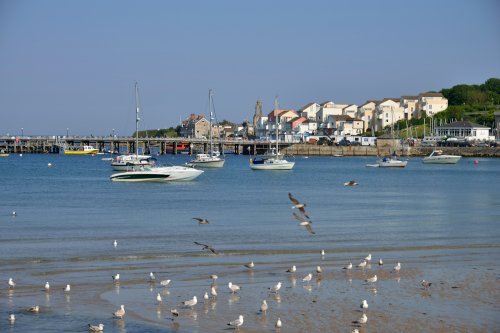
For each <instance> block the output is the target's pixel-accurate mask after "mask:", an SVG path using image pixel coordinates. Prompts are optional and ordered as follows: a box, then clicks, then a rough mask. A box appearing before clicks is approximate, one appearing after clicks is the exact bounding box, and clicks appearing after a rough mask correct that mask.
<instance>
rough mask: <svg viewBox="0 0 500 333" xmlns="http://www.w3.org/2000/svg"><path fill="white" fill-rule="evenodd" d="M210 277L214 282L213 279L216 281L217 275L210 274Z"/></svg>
mask: <svg viewBox="0 0 500 333" xmlns="http://www.w3.org/2000/svg"><path fill="white" fill-rule="evenodd" d="M210 278H211V279H212V282H213V283H215V281H217V279H218V278H219V277H218V276H217V275H215V274H212V275H210Z"/></svg>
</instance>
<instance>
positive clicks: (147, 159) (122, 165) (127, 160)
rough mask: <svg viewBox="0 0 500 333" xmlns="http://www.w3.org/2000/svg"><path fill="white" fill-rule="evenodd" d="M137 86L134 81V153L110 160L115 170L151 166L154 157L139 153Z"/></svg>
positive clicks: (154, 160) (153, 162)
mask: <svg viewBox="0 0 500 333" xmlns="http://www.w3.org/2000/svg"><path fill="white" fill-rule="evenodd" d="M139 121H140V118H139V86H138V84H137V82H135V154H128V155H120V156H117V157H116V158H115V159H113V160H112V162H111V167H112V168H113V170H116V171H128V170H139V169H140V168H141V167H142V168H144V167H147V166H152V165H154V164H155V162H156V159H154V158H153V157H151V156H149V155H139Z"/></svg>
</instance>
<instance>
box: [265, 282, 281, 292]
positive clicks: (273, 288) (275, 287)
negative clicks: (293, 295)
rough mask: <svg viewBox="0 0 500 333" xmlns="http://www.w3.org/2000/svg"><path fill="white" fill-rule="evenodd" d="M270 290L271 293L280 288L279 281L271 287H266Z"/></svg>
mask: <svg viewBox="0 0 500 333" xmlns="http://www.w3.org/2000/svg"><path fill="white" fill-rule="evenodd" d="M268 289H269V290H270V292H272V293H277V292H278V291H279V290H280V289H281V282H278V283H277V284H276V285H274V286H272V287H271V288H268Z"/></svg>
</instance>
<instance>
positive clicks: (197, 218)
mask: <svg viewBox="0 0 500 333" xmlns="http://www.w3.org/2000/svg"><path fill="white" fill-rule="evenodd" d="M193 220H196V221H198V224H210V222H208V220H207V219H203V218H201V217H193Z"/></svg>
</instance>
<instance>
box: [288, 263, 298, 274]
mask: <svg viewBox="0 0 500 333" xmlns="http://www.w3.org/2000/svg"><path fill="white" fill-rule="evenodd" d="M296 271H297V267H295V265H293V266H292V267H290V268H289V269H287V270H286V272H287V273H295V272H296Z"/></svg>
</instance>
